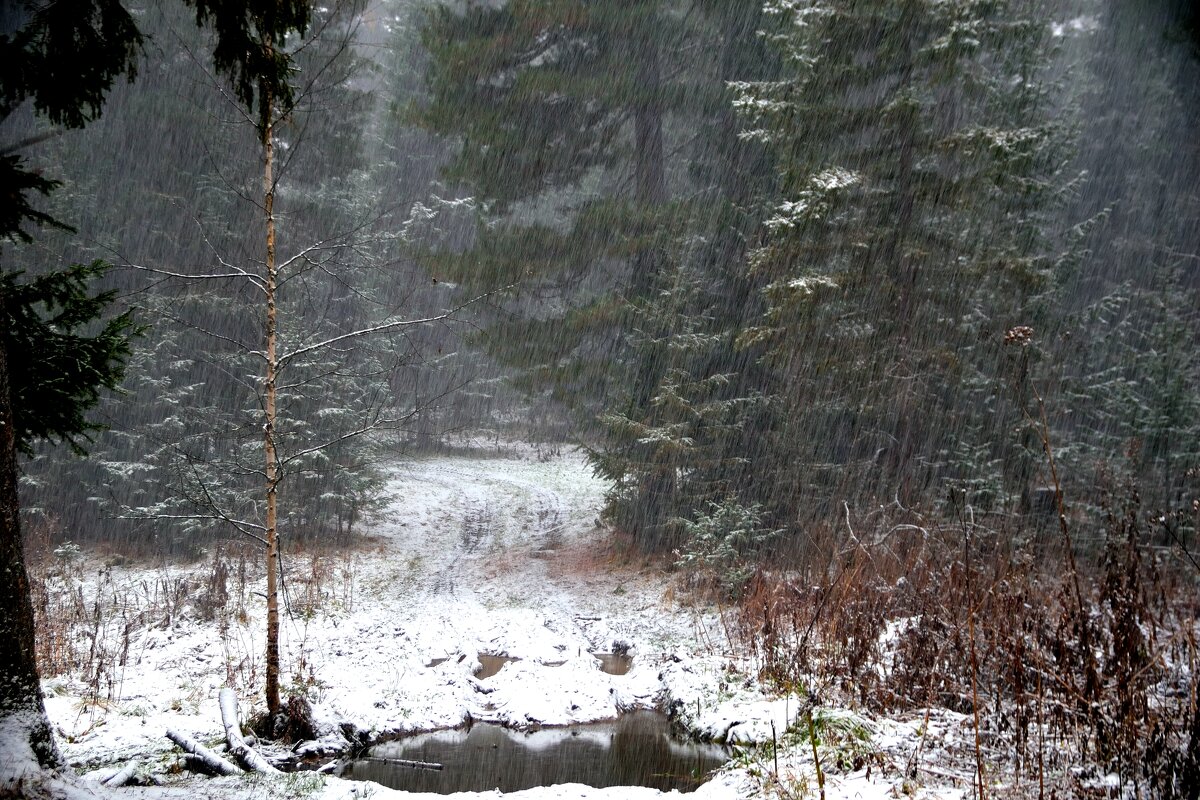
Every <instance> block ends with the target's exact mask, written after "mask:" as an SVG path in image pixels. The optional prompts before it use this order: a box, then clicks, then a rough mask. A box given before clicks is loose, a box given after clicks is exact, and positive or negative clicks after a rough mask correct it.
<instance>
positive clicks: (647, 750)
mask: <svg viewBox="0 0 1200 800" xmlns="http://www.w3.org/2000/svg"><path fill="white" fill-rule="evenodd" d="M728 758H729V753H728V751H727V750H726V749H725V748H723V747H720V746H719V745H712V744H698V743H695V742H688V741H682V740H679V739H676V738H674V737H673V736H672V735H671V732H670V728H669V725H668V723H667V720H666V718H665V717H663V716H662V715H661V714H656V713H653V712H649V711H639V712H634V713H631V714H626V715H624V716H622V717H621V718H620V719H618V720H616V721H614V722H602V723H594V724H590V725H576V726H572V727H568V728H549V729H543V730H540V731H534V732H530V733H521V732H519V731H512V730H509V729H507V728H503V727H501V726H499V725H492V724H486V723H483V724H477V725H475V726H473V727H472V728H470V729H469V730H453V731H435V732H433V733H425V734H419V735H417V736H411V737H407V738H405V739H400V740H397V741H394V742H388V743H386V744H381V745H377V746H376V747H374V748H372V749H371V751H370V752H369V753H368V755H367V757H365V758H364V759H362V760H360V761H355V762H353V763H351V764H348V765H347V766H346V768H345V769H344V770H343V772H342V777H344V778H350V779H352V780H370V781H375V782H377V783H381V784H383V785H384V786H389V787H391V788H393V789H402V790H405V791H412V792H440V793H443V794H447V793H450V792H481V791H488V790H491V789H499V790H500V791H502V792H515V791H518V790H520V789H529V788H532V787H534V786H550V785H553V784H556V783H583V784H587V785H589V786H595V787H597V788H602V787H605V786H650V787H653V788H656V789H661V790H664V791H669V790H671V789H678V790H680V791H685V792H686V791H691V790H693V789H695V788H696V787H697V786H698V785H699V784H700V783H701V782H703V780H704V778H705V776H706V775H707V774H708V773H709V772H710V771H712V770H713V769H715V768H717V767H719V766H720V765H721V764H723V763H724V762H725V761H726V760H727V759H728ZM391 759H402V760H405V761H422V762H435V763H439V764H442V765H443V769H441V770H440V771H435V770H427V769H417V768H413V767H411V766H406V765H402V764H399V763H396V761H393V760H391Z"/></svg>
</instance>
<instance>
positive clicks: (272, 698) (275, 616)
mask: <svg viewBox="0 0 1200 800" xmlns="http://www.w3.org/2000/svg"><path fill="white" fill-rule="evenodd" d="M267 48H268V49H270V48H271V44H270V41H269V40H268V42H267ZM263 91H264V92H266V90H265V89H264V90H263ZM262 109H263V111H262V127H261V132H262V147H263V214H264V216H265V221H266V229H267V230H266V233H267V274H266V299H267V329H266V340H267V341H266V345H267V363H266V374H265V376H264V381H263V383H264V386H263V395H264V397H263V408H264V412H265V414H266V420H265V423H264V425H263V450H264V451H265V454H266V476H267V486H266V490H267V511H266V520H265V525H266V536H265V538H266V540H267V675H266V695H267V711H268V712H269V713H270V714H271V716H274V715H276V714H278V713H279V710H280V702H279V594H278V593H279V589H278V583H279V572H278V570H279V537H278V530H277V520H278V513H277V502H278V497H277V494H278V489H279V456H278V454H277V453H276V451H275V378H276V371H277V369H278V363H277V361H276V348H275V345H276V341H275V340H276V318H275V289H276V277H277V276H276V268H275V178H274V174H273V167H274V157H275V148H274V142H273V141H272V136H273V127H274V126H273V125H272V120H271V114H272V113H273V108H272V99H271V97H270V94H269V93H267V94H266V95H265V96H264V97H263V99H262Z"/></svg>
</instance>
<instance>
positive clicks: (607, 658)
mask: <svg viewBox="0 0 1200 800" xmlns="http://www.w3.org/2000/svg"><path fill="white" fill-rule="evenodd" d="M592 655H593V656H595V657H596V658H598V659H600V671H601V672H607V673H608V674H609V675H624V674H625V673H627V672H629V670H631V669H633V656H631V655H629V654H628V653H592Z"/></svg>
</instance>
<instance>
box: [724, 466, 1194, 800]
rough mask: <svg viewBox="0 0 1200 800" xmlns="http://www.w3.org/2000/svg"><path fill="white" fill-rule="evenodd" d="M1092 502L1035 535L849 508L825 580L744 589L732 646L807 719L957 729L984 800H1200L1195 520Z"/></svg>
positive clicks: (822, 569) (787, 578)
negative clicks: (866, 719) (832, 710)
mask: <svg viewBox="0 0 1200 800" xmlns="http://www.w3.org/2000/svg"><path fill="white" fill-rule="evenodd" d="M1101 484H1102V490H1101V492H1100V502H1099V505H1098V507H1097V508H1096V509H1094V510H1091V512H1090V513H1084V512H1080V513H1073V512H1071V511H1070V510H1069V509H1067V508H1066V507H1065V506H1063V507H1061V508H1062V510H1063V511H1064V513H1063V515H1062V517H1061V526H1059V521H1057V520H1048V521H1047V522H1049V525H1048V526H1047V525H1043V526H1042V527H1041V528H1038V527H1037V526H1034V525H1032V524H1030V522H1029V521H1028V520H1026V521H1025V524H1024V525H1015V524H1012V523H1011V522H1006V521H1000V522H999V523H997V522H996V520H994V519H975V518H973V517H972V515H971V513H970V512H969V510H968V511H964V512H963V513H960V514H957V515H956V517H957V518H956V519H954V520H953V521H951V522H947V521H945V520H944V515H943V516H942V518H941V520H940V521H934V518H933V517H932V515H926V514H922V513H919V512H917V511H915V510H912V509H906V508H903V507H901V506H900V505H899V504H898V503H894V504H893V505H892V506H891V507H879V508H876V509H875V510H874V511H872V512H870V513H867V514H863V515H860V516H859V517H858V518H855V517H854V516H853V515H852V514H851V511H850V508H849V506H845V507H844V509H843V510H844V515H843V518H842V519H840V520H838V521H837V522H836V523H831V524H830V525H829V526H828V528H827V529H826V530H825V531H824V535H823V536H821V537H819V538H820V539H822V540H823V544H824V547H823V548H822V547H819V546H818V547H816V548H814V550H812V551H810V552H819V551H822V550H823V552H824V553H825V554H826V557H825V560H824V563H817V562H816V561H815V559H814V560H812V561H810V562H809V563H808V564H806V565H803V566H802V567H798V568H797V569H795V570H791V571H785V570H774V571H768V570H766V569H759V570H758V571H757V572H755V574H754V575H753V577H752V578H751V579H750V580H749V581H748V582H747V583H746V585H745V587H744V590H743V592H742V593H741V595H740V599H739V603H738V605H737V606H736V607H735V609H734V611H733V614H731V615H730V616H731V618H732V621H731V624H730V629H731V631H733V637H734V638H735V640H736V641H737V643H738V646H739V647H740V648H741V649H742V651H743V654H744V655H746V656H748V657H749V658H750V659H751V661H752V663H754V665H755V666H756V668H757V670H758V672H759V675H760V676H761V677H762V678H764V679H766V680H767V681H768V682H770V683H771V684H773V685H775V686H776V687H777V688H779V689H781V690H793V691H794V690H799V691H801V692H806V693H807V694H808V696H809V697H810V699H811V702H813V703H814V704H819V705H822V706H838V705H846V704H849V705H850V706H852V707H856V708H860V709H862V710H864V711H866V712H869V713H873V714H889V715H894V714H916V715H924V717H925V720H926V725H928V721H929V715H930V714H931V713H936V712H937V711H939V710H940V709H948V710H950V711H953V712H957V713H960V714H962V715H964V716H965V717H966V718H967V719H968V720H970V721H971V725H970V728H971V729H972V731H973V738H974V741H973V742H968V743H967V747H966V748H965V752H964V753H962V754H961V755H962V760H963V761H964V763H963V764H961V765H959V766H960V767H961V768H963V770H965V773H959V774H966V775H969V776H971V777H970V781H971V783H972V784H973V793H974V796H976V797H985V796H988V795H993V796H1022V797H1032V796H1037V797H1039V798H1044V797H1064V796H1134V797H1162V798H1195V797H1197V795H1198V794H1200V714H1198V713H1197V687H1196V667H1197V636H1198V630H1197V615H1198V612H1200V595H1198V594H1197V591H1196V590H1197V579H1198V578H1200V570H1198V569H1197V565H1196V562H1195V561H1194V560H1192V556H1191V555H1190V553H1189V551H1188V550H1187V549H1186V547H1185V542H1183V541H1181V540H1180V539H1179V536H1178V531H1179V530H1180V529H1181V527H1182V528H1183V529H1185V530H1186V529H1194V528H1193V526H1194V524H1195V520H1194V519H1183V520H1182V522H1183V523H1184V524H1183V525H1182V526H1180V524H1179V523H1180V522H1181V520H1179V519H1173V518H1170V516H1169V515H1162V514H1158V513H1156V512H1148V511H1147V510H1145V509H1143V508H1142V505H1141V502H1140V498H1139V492H1138V487H1137V486H1136V484H1134V483H1133V482H1132V481H1131V480H1128V479H1117V478H1115V477H1112V476H1110V477H1108V478H1103V479H1102V480H1101ZM1197 514H1200V509H1196V508H1193V509H1191V515H1197ZM1189 516H1190V515H1189ZM1056 528H1057V529H1056ZM1073 528H1077V529H1078V530H1076V531H1075V532H1076V533H1077V534H1085V535H1082V536H1081V535H1077V536H1076V540H1075V543H1074V544H1073V543H1072V540H1071V533H1072V529H1073ZM1087 534H1092V535H1087ZM1080 541H1087V542H1091V541H1097V542H1098V544H1097V545H1096V546H1094V547H1091V546H1089V547H1079V546H1078V542H1080ZM919 767H920V752H919V748H918V752H917V753H914V754H913V758H912V759H911V760H910V763H909V764H908V765H907V766H906V769H907V770H908V771H909V772H910V773H912V774H911V775H910V776H909V777H912V778H916V777H917V775H916V773H917V771H918V768H919Z"/></svg>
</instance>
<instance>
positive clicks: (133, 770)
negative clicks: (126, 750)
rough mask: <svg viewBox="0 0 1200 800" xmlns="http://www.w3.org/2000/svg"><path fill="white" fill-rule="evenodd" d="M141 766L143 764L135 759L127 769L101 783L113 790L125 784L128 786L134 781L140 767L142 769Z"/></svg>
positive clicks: (127, 765)
mask: <svg viewBox="0 0 1200 800" xmlns="http://www.w3.org/2000/svg"><path fill="white" fill-rule="evenodd" d="M141 765H142V762H141V761H138V760H137V759H136V758H135V759H134V760H133V761H130V762H129V763H128V764H126V765H125V768H124V769H122V770H121V771H120V772H118V773H116V774H114V775H113V776H112V777H110V778H107V779H105V780H103V781H101V784H103V785H104V786H108V787H110V788H113V789H115V788H117V787H119V786H124V785H125V784H127V783H129V782H130V781H131V780H133V776H134V775H135V774H137V771H138V767H140V766H141Z"/></svg>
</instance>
